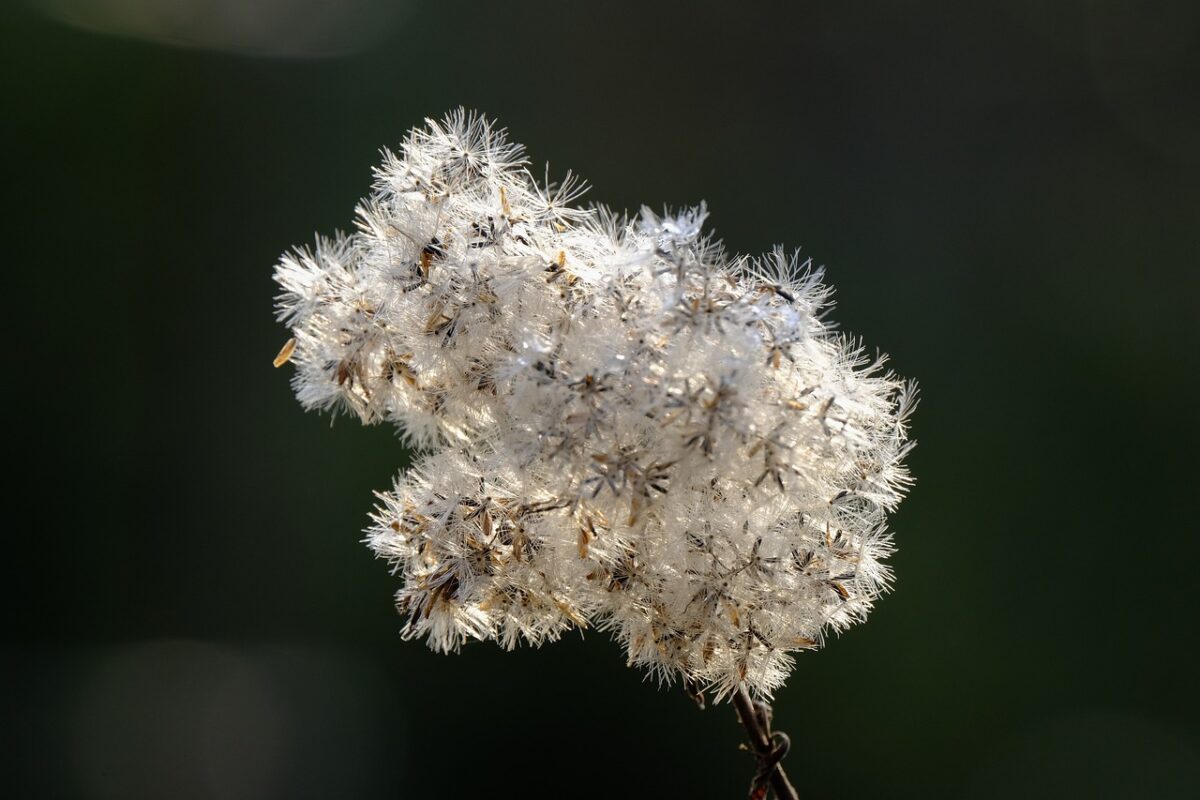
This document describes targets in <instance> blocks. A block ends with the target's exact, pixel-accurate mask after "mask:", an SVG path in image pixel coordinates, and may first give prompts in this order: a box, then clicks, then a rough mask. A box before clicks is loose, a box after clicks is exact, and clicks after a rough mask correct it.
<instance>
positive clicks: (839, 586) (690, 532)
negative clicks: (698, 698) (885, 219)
mask: <svg viewBox="0 0 1200 800" xmlns="http://www.w3.org/2000/svg"><path fill="white" fill-rule="evenodd" d="M525 163H526V162H525V160H524V158H523V150H522V148H521V147H520V146H519V145H516V144H513V143H510V142H508V141H507V140H506V138H505V135H504V132H503V131H501V130H498V129H496V128H495V127H494V126H493V125H492V124H491V123H490V122H488V121H487V120H485V119H482V118H480V117H476V116H473V115H469V114H465V113H462V112H458V113H454V114H451V115H449V116H448V117H447V118H445V119H443V120H441V121H433V120H427V125H426V127H424V128H421V129H417V130H414V131H412V132H411V133H410V134H409V136H408V138H407V139H406V140H405V141H404V143H403V144H402V146H401V148H400V151H399V152H398V153H395V154H393V153H390V152H387V153H385V154H384V161H383V164H382V166H381V167H379V168H378V169H377V170H376V172H375V183H374V186H373V188H372V191H371V195H370V197H369V198H367V199H366V200H364V201H363V202H362V203H361V204H360V205H359V207H358V209H357V227H358V229H357V231H356V232H355V233H353V234H352V235H349V236H339V237H337V238H335V239H320V240H318V242H317V245H316V247H315V249H312V250H298V251H296V252H294V253H291V254H288V255H285V256H284V257H283V259H282V261H281V263H280V264H279V266H278V268H277V271H276V280H277V281H278V283H279V285H280V286H281V287H282V293H281V294H280V295H279V298H278V309H279V316H280V318H281V319H282V320H284V321H285V322H286V323H287V324H288V325H289V326H290V327H291V328H292V331H293V336H294V340H293V341H291V342H289V348H287V352H285V353H281V360H283V361H286V360H289V358H290V360H292V361H294V363H295V365H296V368H297V372H296V375H295V378H294V385H295V389H296V393H297V396H298V397H299V399H300V401H301V403H302V404H303V405H304V406H305V407H306V408H317V409H327V410H334V411H337V410H346V411H349V412H352V413H353V414H355V415H357V416H358V417H359V418H360V419H361V420H362V421H363V422H365V423H374V422H379V421H385V420H386V421H389V422H393V423H396V424H397V425H398V426H399V427H400V428H401V429H402V431H403V433H404V435H405V436H406V437H407V440H408V443H409V444H410V445H411V446H413V447H414V449H415V450H416V451H417V454H418V455H417V456H416V460H415V464H414V466H413V467H412V468H411V469H409V470H408V471H407V472H406V473H404V474H403V475H401V476H400V477H399V478H398V480H397V482H396V485H395V487H394V488H393V490H392V491H391V492H388V493H385V494H380V495H379V497H380V501H381V502H380V505H379V506H378V507H377V509H376V511H375V513H374V514H373V525H372V526H371V527H370V528H369V529H368V531H367V534H368V535H367V539H366V541H367V543H368V544H369V546H370V547H371V548H372V549H373V550H374V551H375V552H376V553H377V554H378V555H379V556H380V557H382V558H386V559H387V560H388V562H389V563H390V564H391V565H392V567H393V569H394V571H395V572H396V573H398V574H399V575H400V576H401V577H402V580H403V585H402V588H401V589H400V590H399V592H398V594H397V602H398V607H399V609H400V611H401V613H402V614H403V615H405V617H406V624H405V627H404V633H405V635H407V636H412V637H417V636H419V637H424V638H425V639H426V640H427V641H428V643H429V645H430V646H431V647H433V648H435V649H437V650H441V651H454V650H457V649H458V648H459V646H460V645H461V644H462V643H463V642H465V641H468V640H471V639H481V640H483V639H490V640H494V641H496V642H498V643H499V644H501V645H502V646H504V647H506V648H512V647H515V646H516V645H517V644H518V643H519V642H521V641H522V640H524V641H526V642H530V643H533V644H539V643H541V642H543V641H547V640H554V639H557V638H558V637H559V636H561V635H562V634H563V632H565V631H567V630H570V629H572V628H586V627H588V626H595V627H599V628H601V629H606V630H610V631H612V632H613V633H614V634H615V636H616V638H617V639H619V640H620V642H621V643H622V644H623V645H624V647H625V649H626V651H627V653H628V657H629V662H630V664H636V665H640V666H643V667H646V668H648V669H649V670H651V672H652V673H653V674H654V675H656V676H657V677H658V678H660V679H662V680H667V681H670V680H672V679H675V678H682V679H684V680H685V681H687V682H689V684H691V685H692V686H695V687H699V688H703V689H709V690H712V691H714V692H715V693H717V694H718V695H719V696H720V695H724V694H726V693H728V692H729V691H731V690H733V689H734V688H736V687H737V686H738V685H739V684H745V685H747V686H748V687H749V688H750V689H751V690H753V691H754V692H756V693H758V694H760V695H769V694H770V692H771V691H773V690H774V689H775V688H777V687H778V686H779V685H781V684H782V683H783V681H784V679H785V678H786V677H787V674H788V672H789V671H790V669H791V666H792V664H793V659H792V657H791V655H790V653H792V652H794V651H797V650H804V649H811V648H816V647H818V646H820V645H821V643H822V641H823V637H824V634H825V633H826V631H828V630H830V629H832V630H841V629H843V628H845V627H846V626H848V625H850V624H852V623H854V622H856V621H859V620H861V619H863V618H864V617H865V616H866V614H867V612H868V611H869V610H870V609H871V606H872V603H873V602H874V600H875V599H876V597H877V596H878V595H879V594H880V593H881V592H882V591H884V590H885V589H886V588H887V585H888V582H889V579H890V576H891V573H890V570H889V568H888V567H887V566H886V565H884V564H883V563H882V560H883V558H884V557H886V556H887V555H888V554H889V553H890V552H891V550H892V546H891V536H890V534H889V533H888V532H887V530H886V527H885V521H886V515H887V513H888V512H890V511H891V510H893V509H894V508H895V506H896V505H897V503H898V502H899V501H900V499H901V496H902V494H903V491H904V489H905V487H906V485H907V483H908V477H907V473H906V471H905V469H904V467H903V466H902V464H901V461H902V459H903V457H904V455H905V454H906V452H907V451H908V450H909V448H910V446H911V443H910V442H909V441H908V437H907V432H906V423H905V421H906V417H907V415H908V413H909V411H910V410H911V408H912V407H913V404H914V403H913V400H914V394H913V392H912V389H911V386H910V385H908V384H905V383H903V382H901V381H900V380H898V379H897V378H895V377H894V376H893V375H891V374H890V373H887V372H885V371H884V370H882V369H881V364H882V363H883V359H882V358H875V359H871V358H866V357H864V355H863V352H862V349H861V347H859V346H857V345H855V344H854V343H853V342H852V341H850V340H848V339H846V338H843V337H839V336H836V335H834V334H833V333H832V332H831V331H830V327H829V325H828V324H827V323H826V322H825V321H824V320H823V318H822V314H823V311H824V310H825V309H826V308H827V307H828V300H829V290H828V289H827V288H825V287H824V286H823V285H822V283H821V272H820V271H819V270H815V269H813V268H812V267H811V264H810V263H809V262H805V263H799V262H798V260H797V259H796V258H795V257H791V258H789V257H787V256H785V255H784V254H783V253H782V252H780V251H775V252H773V253H771V254H770V255H768V256H766V257H763V258H760V259H746V258H731V257H730V256H728V255H727V254H726V252H725V251H724V249H723V248H722V246H721V244H720V242H719V241H717V240H715V239H713V238H712V237H711V236H710V235H706V234H705V233H704V232H703V231H702V224H703V222H704V219H705V217H706V212H705V210H704V207H703V206H701V207H700V208H697V209H691V210H687V211H684V212H683V213H680V214H674V215H670V214H668V215H665V216H657V215H655V214H653V213H651V212H650V211H648V210H643V211H642V213H641V216H640V218H637V219H633V220H631V219H626V218H624V217H620V216H616V215H614V214H612V213H610V212H608V211H606V210H604V209H592V210H581V209H580V208H577V207H575V206H574V205H573V202H574V201H575V200H576V199H577V198H578V196H579V194H580V193H581V188H582V187H581V185H580V184H579V183H578V182H577V181H576V180H575V179H573V178H572V177H571V176H570V174H568V176H567V180H566V181H564V182H563V183H561V184H558V185H554V184H550V183H549V182H543V183H539V182H537V181H535V180H534V178H533V177H532V176H531V175H530V173H529V172H528V171H527V170H526V168H525Z"/></svg>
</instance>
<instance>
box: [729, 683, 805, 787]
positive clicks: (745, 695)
mask: <svg viewBox="0 0 1200 800" xmlns="http://www.w3.org/2000/svg"><path fill="white" fill-rule="evenodd" d="M733 705H734V707H735V708H737V715H738V719H739V720H740V721H741V723H742V727H744V728H745V729H746V735H747V736H748V737H749V738H750V746H751V747H752V748H753V749H754V754H755V755H756V756H757V757H758V774H757V775H755V777H754V783H753V784H752V785H751V787H750V797H751V798H753V800H761V798H763V797H765V796H766V787H767V782H768V781H769V782H770V784H771V788H772V789H774V790H775V796H776V797H777V798H779V800H799V795H797V794H796V787H795V786H792V782H791V781H789V780H788V776H787V773H786V772H784V771H783V767H782V766H780V764H779V760H780V759H781V758H783V755H784V753H786V752H787V745H786V741H787V739H786V737H785V736H783V734H772V733H771V719H770V713H769V712H770V706H768V705H767V704H766V703H757V704H756V703H755V702H754V700H752V699H751V697H750V693H749V692H748V691H746V687H745V686H744V685H743V686H739V687H738V688H737V691H736V692H734V695H733ZM776 736H781V737H783V738H784V742H785V744H782V745H777V744H776V743H775V741H774V739H775V737H776Z"/></svg>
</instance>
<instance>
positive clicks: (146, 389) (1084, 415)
mask: <svg viewBox="0 0 1200 800" xmlns="http://www.w3.org/2000/svg"><path fill="white" fill-rule="evenodd" d="M0 26H2V34H0V36H2V39H0V92H2V94H0V97H2V99H3V114H2V115H0V119H2V121H0V137H2V143H3V147H4V150H3V152H4V157H3V159H2V161H0V169H2V173H0V176H2V178H3V180H2V185H3V193H4V199H5V209H4V214H3V217H2V219H3V241H4V253H5V255H4V261H5V263H6V264H7V275H8V277H7V278H6V279H5V282H4V289H5V293H4V296H7V297H8V298H9V305H8V311H7V312H6V313H5V314H4V315H3V318H4V323H5V336H4V347H5V348H6V352H8V354H9V356H11V359H12V363H11V364H10V365H9V366H8V367H7V369H6V372H7V379H6V382H5V384H6V386H7V389H6V390H5V392H4V406H5V411H6V417H7V418H8V420H9V423H8V424H9V425H11V427H10V428H9V429H8V432H7V434H5V438H6V440H7V441H8V442H9V444H8V445H7V446H6V447H5V452H6V461H7V462H8V466H9V469H11V470H12V472H11V473H10V475H11V477H10V478H9V479H8V480H9V481H10V482H9V488H8V489H7V490H6V492H5V495H6V497H7V500H6V505H7V506H8V508H9V513H8V514H7V518H8V519H9V522H8V523H7V524H5V526H4V527H5V528H6V529H7V530H8V533H7V534H5V541H6V548H5V549H6V551H7V553H6V555H5V556H4V563H5V564H6V565H7V569H6V571H7V573H8V577H7V579H6V580H5V581H4V582H3V585H4V592H5V594H6V595H7V597H6V598H5V602H4V609H5V612H6V614H5V619H6V624H5V625H4V627H3V634H2V639H3V644H2V645H0V665H2V669H3V675H2V676H0V677H2V678H3V680H2V681H0V687H2V688H0V697H2V698H3V708H4V714H3V729H4V730H3V736H4V741H3V742H2V743H0V752H2V753H3V760H4V762H5V766H4V768H3V772H2V774H0V783H2V784H6V785H8V786H9V787H10V788H9V789H8V790H7V791H3V794H5V795H7V796H10V797H80V798H137V797H170V798H210V797H216V798H276V797H279V798H284V797H287V798H291V797H339V798H340V797H346V798H357V797H362V798H410V797H411V798H417V797H470V796H476V797H477V796H484V797H605V798H614V797H625V796H641V797H695V798H736V797H743V796H744V793H745V792H746V790H747V786H748V782H749V778H750V775H751V773H752V771H753V760H752V759H751V758H750V757H749V756H748V755H746V754H745V753H741V752H739V751H738V750H737V743H738V742H739V741H740V740H741V736H740V729H739V727H738V726H737V724H736V722H735V720H734V717H733V711H732V710H731V709H730V708H729V707H728V706H721V707H716V708H709V709H707V710H704V711H700V710H698V709H697V708H696V706H695V705H693V703H692V702H691V701H690V700H689V699H688V698H687V697H686V696H685V695H684V694H683V692H682V691H680V690H679V689H678V688H676V689H674V690H659V689H657V688H656V687H655V686H654V685H652V684H648V683H644V682H643V680H642V676H641V674H640V673H637V672H634V671H633V670H629V669H626V668H625V667H624V660H623V658H622V654H621V652H620V650H619V648H618V647H617V646H616V645H615V644H613V643H611V642H610V641H608V639H607V637H606V636H605V635H595V634H590V633H589V634H587V635H586V636H583V637H580V636H573V637H569V638H568V639H566V640H564V641H563V642H560V643H558V644H555V645H552V646H547V647H545V648H542V649H541V650H538V651H531V650H528V649H526V650H522V651H518V652H515V653H503V652H501V651H499V650H498V649H497V648H495V647H493V646H490V645H478V646H472V647H468V648H466V649H465V650H464V652H463V653H461V654H460V655H458V656H453V657H447V656H438V655H435V654H433V653H431V652H429V651H428V650H427V649H426V648H425V647H424V646H423V645H421V644H419V643H406V642H403V641H401V640H400V638H399V636H398V635H397V631H398V629H399V627H400V624H401V622H400V619H399V617H398V616H397V615H396V613H395V612H394V610H393V609H392V603H391V597H392V593H393V592H394V590H395V589H396V588H397V586H396V583H395V580H394V579H393V578H391V577H390V576H389V574H388V572H387V570H386V568H385V565H384V564H382V563H380V562H376V561H373V560H372V557H371V555H370V553H369V552H368V551H367V550H366V548H365V547H364V546H363V545H362V544H360V542H359V538H360V534H359V530H360V529H361V528H362V527H363V526H364V524H365V523H366V514H367V511H368V510H369V508H370V507H371V505H372V501H373V498H372V495H371V492H372V490H374V489H382V488H386V487H388V486H389V485H390V482H391V480H392V478H393V476H394V474H395V473H396V472H397V470H399V469H401V468H403V467H404V466H405V465H406V464H407V463H408V456H407V454H406V453H405V452H404V451H403V450H402V449H401V447H400V445H399V444H398V442H397V439H396V436H395V434H394V432H392V431H391V430H387V429H383V428H371V429H364V428H362V427H360V426H359V425H358V424H357V423H354V422H352V421H349V420H341V421H339V422H338V424H337V425H335V426H334V427H333V429H332V430H331V429H330V424H329V420H328V418H327V417H321V416H317V415H306V414H304V413H302V412H301V410H300V408H299V406H298V405H297V404H296V403H295V401H294V399H293V398H292V395H291V392H290V390H289V387H288V377H289V370H274V369H272V368H271V359H272V357H273V356H274V355H275V353H276V352H277V351H278V349H279V347H280V345H281V344H282V343H283V341H284V340H285V339H286V338H287V335H286V332H285V330H284V329H283V328H282V327H281V326H280V325H278V324H276V323H275V322H274V319H273V300H272V298H273V295H274V293H275V287H274V285H273V283H272V280H271V272H272V268H273V266H274V264H275V261H276V259H277V257H278V256H279V254H280V253H281V252H283V251H284V250H285V249H287V248H289V247H291V246H292V245H293V244H301V243H307V242H310V241H311V240H312V237H313V234H314V232H317V231H320V232H326V233H328V232H332V231H333V230H334V229H336V228H347V227H349V226H350V225H351V222H352V209H353V206H354V204H355V202H356V201H357V200H358V198H359V197H361V196H362V195H363V194H365V193H366V191H367V188H368V185H369V182H370V169H371V167H372V166H373V165H374V164H375V163H376V162H377V159H378V150H379V148H380V147H382V146H385V145H386V146H395V145H396V144H397V143H398V142H399V140H400V138H401V137H402V136H403V134H404V133H405V131H406V130H407V129H408V128H409V127H411V126H413V125H415V124H418V123H420V122H421V120H422V119H423V118H424V117H425V116H439V115H441V114H442V113H444V112H445V111H446V110H448V109H450V108H452V107H455V106H458V105H465V106H467V107H468V108H475V109H479V110H481V111H484V112H486V113H488V114H491V115H494V116H496V117H498V118H499V119H500V120H501V122H502V123H503V124H505V125H507V126H508V127H509V129H510V131H511V132H512V135H513V137H514V138H515V139H516V140H517V141H521V142H524V143H525V144H526V145H527V146H528V150H529V153H530V154H531V156H532V158H533V160H534V162H535V163H536V164H540V163H541V162H542V161H544V160H548V161H549V162H550V163H551V164H552V167H553V171H554V172H556V173H558V174H561V173H562V172H563V171H565V169H566V168H568V167H569V168H571V169H574V170H576V171H578V172H580V173H582V174H583V175H584V176H586V177H588V178H589V179H590V180H591V182H592V183H593V184H594V187H595V188H594V190H593V191H592V193H591V194H590V199H591V200H593V201H596V202H603V203H607V204H610V205H613V206H616V207H619V208H630V209H636V208H637V207H638V206H639V205H641V204H643V203H645V204H649V205H651V206H654V207H661V206H662V205H663V204H664V203H669V204H672V205H678V204H682V203H695V202H698V201H700V200H701V199H703V200H706V201H707V202H708V205H709V208H710V210H711V212H712V216H711V222H712V224H713V225H714V226H715V228H716V230H717V231H719V232H720V233H721V234H722V235H723V236H724V237H725V239H726V241H727V242H728V243H729V245H730V246H731V248H732V249H734V250H736V251H743V252H758V251H762V250H765V249H768V248H769V247H770V246H771V245H773V244H775V243H783V244H784V245H786V246H788V247H796V246H800V247H803V253H804V254H806V255H809V256H812V257H813V259H814V260H815V261H816V262H818V263H821V264H825V265H826V267H827V268H828V276H829V279H830V280H831V282H832V283H833V284H834V286H836V288H837V300H838V308H837V309H836V310H835V312H834V319H835V320H836V321H837V322H838V323H839V324H840V325H841V326H842V327H843V328H844V329H845V330H848V331H851V332H853V333H855V334H860V335H862V336H863V337H865V339H866V342H867V343H868V344H869V345H870V346H872V347H879V348H881V349H882V350H884V351H886V352H889V353H890V354H891V355H892V357H893V365H894V366H895V367H896V368H897V369H898V370H899V371H900V372H901V373H902V374H904V375H906V376H911V377H914V378H917V379H918V380H919V381H920V383H921V386H922V395H923V399H922V403H921V407H920V409H919V410H918V413H917V415H916V418H915V423H914V431H915V435H916V438H917V439H918V440H919V441H920V446H919V447H918V448H917V450H916V452H915V453H914V455H913V456H912V459H911V466H912V470H913V472H914V473H915V475H916V476H917V478H918V482H917V485H916V488H915V490H914V491H913V492H912V495H911V497H910V499H909V500H907V501H906V503H905V504H904V505H903V507H902V508H901V510H900V512H899V513H898V514H897V515H896V517H895V519H894V527H895V528H896V530H897V531H898V543H899V545H900V551H899V553H898V554H897V555H896V557H895V559H894V561H893V564H894V566H895V568H896V572H897V575H898V582H897V586H896V590H895V592H894V593H893V594H892V595H891V596H889V597H887V598H885V600H884V601H883V602H882V603H881V604H880V606H879V608H878V610H877V611H876V612H875V614H874V615H873V616H872V618H871V620H870V621H869V623H868V624H866V625H862V626H859V627H857V628H855V629H853V630H851V631H850V632H848V633H846V634H844V635H843V636H842V637H840V638H839V639H835V640H834V641H832V642H831V643H830V645H829V647H828V648H827V649H826V650H824V651H822V652H820V653H816V654H802V655H801V656H800V657H799V664H798V666H797V669H796V671H795V673H794V674H793V677H792V678H791V680H790V682H789V684H788V686H787V687H786V688H785V689H784V690H783V691H782V692H781V693H780V695H779V697H778V700H777V703H776V714H775V716H776V726H777V727H779V728H781V729H783V730H786V731H788V732H789V733H790V734H791V737H792V741H793V742H794V744H795V746H794V748H793V751H792V753H791V755H790V756H789V757H788V760H787V766H788V768H789V770H790V772H791V774H792V776H793V778H794V780H795V781H796V783H797V784H798V785H799V786H800V788H801V793H802V796H804V797H809V798H838V800H851V799H852V798H877V797H918V796H919V797H922V798H929V797H985V798H986V797H997V798H1000V797H1003V798H1011V797H1062V796H1079V797H1149V796H1153V797H1172V798H1173V797H1196V796H1200V690H1198V688H1197V680H1196V675H1197V666H1196V663H1197V657H1198V656H1200V624H1198V616H1197V611H1200V601H1198V599H1197V588H1198V585H1197V583H1198V581H1197V577H1196V576H1197V572H1196V567H1197V563H1198V557H1200V536H1198V531H1197V527H1198V526H1197V522H1196V519H1197V517H1196V513H1195V506H1196V502H1197V490H1198V488H1200V481H1198V480H1197V477H1198V473H1200V470H1197V467H1196V458H1197V445H1198V444H1200V436H1198V435H1197V424H1196V417H1195V409H1196V404H1197V390H1198V389H1200V379H1198V377H1197V374H1198V368H1200V356H1198V353H1200V349H1198V346H1200V336H1198V333H1197V321H1198V317H1200V313H1198V312H1200V278H1198V277H1197V276H1198V270H1197V268H1198V266H1200V36H1198V33H1200V5H1198V4H1196V3H1192V2H1178V3H1175V4H1171V3H1166V2H1137V1H1136V0H1094V1H1091V0H1088V1H1085V0H1064V1H1063V2H1050V1H1049V0H1010V1H1009V2H998V1H997V2H992V1H991V0H984V1H982V2H972V3H961V2H954V1H953V0H943V1H942V2H934V1H932V0H930V1H922V0H918V2H911V3H903V4H899V3H891V2H883V1H876V2H867V1H864V2H840V3H817V2H807V1H793V2H789V3H773V4H768V3H764V4H754V3H730V2H715V1H714V0H697V2H693V3H690V4H682V3H679V4H675V3H670V4H668V3H661V4H659V3H650V2H644V1H643V2H638V3H621V2H605V3H565V2H561V0H560V1H559V2H517V0H511V1H510V2H504V1H503V0H502V1H501V2H493V3H470V2H465V0H438V2H429V1H428V0H342V2H338V3H332V2H331V3H318V2H316V1H315V0H240V2H238V1H236V0H10V2H8V3H5V4H4V5H3V8H2V10H0Z"/></svg>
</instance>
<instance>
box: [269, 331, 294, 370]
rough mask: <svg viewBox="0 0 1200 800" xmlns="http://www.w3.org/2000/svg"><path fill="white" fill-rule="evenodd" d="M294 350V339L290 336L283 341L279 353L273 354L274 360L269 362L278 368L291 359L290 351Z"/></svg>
mask: <svg viewBox="0 0 1200 800" xmlns="http://www.w3.org/2000/svg"><path fill="white" fill-rule="evenodd" d="M294 352H296V339H295V337H292V338H291V339H288V340H287V341H286V342H284V343H283V347H282V348H280V350H279V355H277V356H275V360H274V361H272V362H271V363H272V364H274V365H275V369H279V368H280V367H282V366H283V365H284V364H286V363H287V362H289V361H291V360H292V353H294Z"/></svg>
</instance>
